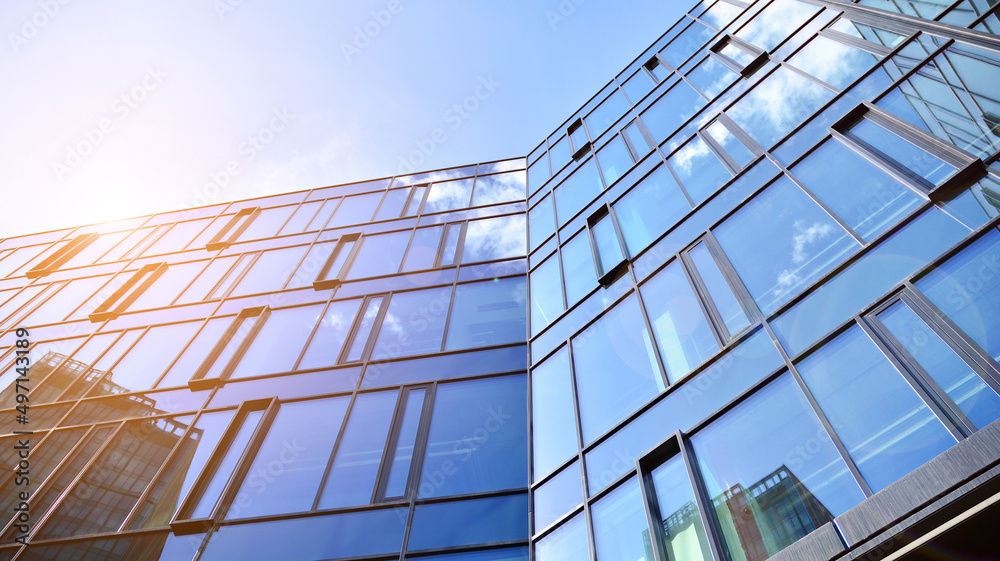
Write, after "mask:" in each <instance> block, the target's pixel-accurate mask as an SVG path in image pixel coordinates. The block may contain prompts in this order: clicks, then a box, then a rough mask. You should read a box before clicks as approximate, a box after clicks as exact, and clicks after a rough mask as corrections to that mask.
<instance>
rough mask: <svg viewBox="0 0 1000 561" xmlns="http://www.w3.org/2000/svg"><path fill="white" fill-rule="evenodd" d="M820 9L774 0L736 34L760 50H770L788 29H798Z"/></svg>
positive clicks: (792, 0)
mask: <svg viewBox="0 0 1000 561" xmlns="http://www.w3.org/2000/svg"><path fill="white" fill-rule="evenodd" d="M822 9H823V8H820V7H818V6H813V5H811V4H806V3H803V2H797V1H796V0H776V1H775V2H772V3H771V4H769V5H768V6H767V8H765V9H764V11H762V12H760V13H759V14H757V15H756V16H755V17H754V18H753V19H752V20H750V23H748V24H746V25H745V26H743V28H742V29H740V30H739V32H737V33H736V36H737V37H739V38H740V39H743V40H744V41H746V42H748V43H750V44H752V45H755V46H757V47H759V48H760V49H761V50H764V51H770V50H771V49H773V48H774V47H777V46H778V43H780V42H781V41H783V40H785V39H786V38H787V37H788V32H789V30H792V29H798V28H799V27H800V26H801V25H802V24H803V23H805V22H806V20H807V19H809V18H810V17H811V16H812V15H813V14H815V13H816V12H818V11H820V10H822Z"/></svg>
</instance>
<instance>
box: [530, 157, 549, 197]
mask: <svg viewBox="0 0 1000 561" xmlns="http://www.w3.org/2000/svg"><path fill="white" fill-rule="evenodd" d="M550 177H552V174H551V173H550V172H549V155H548V154H542V157H541V158H539V159H538V160H536V161H535V163H533V164H531V165H530V166H528V187H529V188H530V189H531V191H537V190H538V188H539V187H541V186H542V185H543V184H545V182H546V181H548V180H549V178H550Z"/></svg>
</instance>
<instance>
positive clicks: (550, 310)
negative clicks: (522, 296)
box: [529, 255, 565, 334]
mask: <svg viewBox="0 0 1000 561" xmlns="http://www.w3.org/2000/svg"><path fill="white" fill-rule="evenodd" d="M529 278H530V283H531V333H532V334H535V333H538V332H539V331H541V330H542V329H543V328H544V327H545V326H547V325H548V324H550V323H552V320H554V319H555V318H556V317H557V316H558V315H559V314H561V313H562V312H563V310H564V309H565V306H563V296H562V275H561V274H560V272H559V256H558V255H552V256H551V257H549V258H548V259H546V260H545V261H543V262H542V264H541V265H539V266H538V267H537V268H536V269H535V270H534V271H531V275H530V277H529Z"/></svg>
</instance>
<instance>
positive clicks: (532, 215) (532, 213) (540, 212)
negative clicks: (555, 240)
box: [528, 195, 556, 251]
mask: <svg viewBox="0 0 1000 561" xmlns="http://www.w3.org/2000/svg"><path fill="white" fill-rule="evenodd" d="M528 233H529V236H530V238H531V250H532V251H534V250H535V248H537V247H538V246H540V245H542V242H544V241H545V240H547V239H548V238H549V236H551V235H552V234H554V233H556V218H555V214H553V212H552V196H551V195H545V197H544V198H543V199H542V200H541V201H539V203H538V204H537V205H535V206H534V207H532V209H531V210H529V211H528Z"/></svg>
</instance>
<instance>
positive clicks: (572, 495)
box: [533, 461, 583, 532]
mask: <svg viewBox="0 0 1000 561" xmlns="http://www.w3.org/2000/svg"><path fill="white" fill-rule="evenodd" d="M580 478H581V475H580V462H579V461H576V462H573V463H572V464H570V465H569V466H568V467H567V468H566V469H564V470H562V471H561V472H559V474H558V475H556V476H555V477H553V478H552V479H550V480H548V481H546V482H545V484H544V485H542V486H541V487H538V488H537V489H535V493H534V501H535V504H534V507H535V508H534V510H533V512H534V515H535V532H538V531H540V530H544V529H545V527H546V526H548V525H549V524H552V523H553V522H555V521H556V520H558V519H559V518H561V517H562V516H563V515H564V514H566V513H568V512H569V511H571V510H573V509H574V508H576V507H577V506H579V505H580V503H582V502H583V487H582V486H581V483H580Z"/></svg>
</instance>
